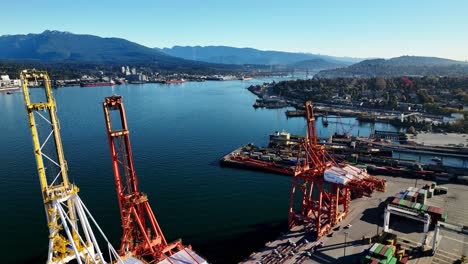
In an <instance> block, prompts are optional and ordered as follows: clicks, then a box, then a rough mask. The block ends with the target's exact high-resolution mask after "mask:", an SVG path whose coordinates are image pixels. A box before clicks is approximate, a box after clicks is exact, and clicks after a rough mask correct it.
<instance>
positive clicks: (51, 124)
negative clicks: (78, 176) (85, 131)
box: [20, 70, 120, 264]
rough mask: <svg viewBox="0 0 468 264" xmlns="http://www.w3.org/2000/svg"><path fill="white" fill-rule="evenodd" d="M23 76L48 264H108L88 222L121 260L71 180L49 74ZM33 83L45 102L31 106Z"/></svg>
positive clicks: (110, 250) (29, 72)
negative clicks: (44, 219)
mask: <svg viewBox="0 0 468 264" xmlns="http://www.w3.org/2000/svg"><path fill="white" fill-rule="evenodd" d="M20 76H21V82H22V88H23V95H24V103H25V105H26V112H27V114H28V117H29V126H30V128H31V135H32V141H33V148H34V155H35V158H36V165H37V172H38V175H39V181H40V185H41V193H42V198H43V200H44V206H45V211H46V216H47V226H48V228H49V251H48V256H47V263H48V264H62V263H68V262H69V261H71V260H75V261H76V262H77V263H106V261H105V260H104V257H103V255H102V252H101V250H100V248H99V245H98V243H97V240H96V237H95V235H94V232H93V229H92V227H91V225H90V221H89V220H91V222H92V223H93V224H94V225H95V226H96V227H97V229H98V231H99V232H100V233H101V235H102V236H103V237H104V239H105V241H106V242H107V246H108V248H109V252H110V253H111V256H110V259H111V261H112V257H115V259H116V260H118V259H120V258H119V257H118V255H117V252H116V251H115V250H114V248H112V246H111V245H110V243H109V242H108V240H107V238H106V237H105V235H104V234H103V233H102V230H101V229H100V228H99V226H98V225H97V223H96V221H95V220H94V218H93V217H92V216H91V214H90V213H89V211H88V209H87V208H86V206H85V205H84V204H83V202H82V201H81V199H80V198H79V196H78V191H79V189H78V187H77V186H75V185H73V184H71V183H70V181H69V179H68V174H67V170H68V168H67V163H66V161H65V158H64V153H63V147H62V140H61V137H60V126H59V122H58V118H57V109H56V104H55V100H54V97H53V95H52V89H51V85H50V79H49V76H48V74H47V72H45V71H37V70H24V71H22V72H21V74H20ZM30 80H34V81H39V82H42V85H43V86H44V91H45V98H46V101H45V102H37V103H33V102H31V97H30V91H29V89H28V81H30ZM44 113H45V114H44ZM36 118H37V120H36ZM38 127H40V130H41V131H40V132H41V133H42V132H43V131H42V130H43V129H47V130H48V132H46V133H45V134H40V133H39V130H38ZM40 136H42V138H41V137H40ZM46 164H47V165H46Z"/></svg>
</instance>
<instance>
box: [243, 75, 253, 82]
mask: <svg viewBox="0 0 468 264" xmlns="http://www.w3.org/2000/svg"><path fill="white" fill-rule="evenodd" d="M240 80H242V81H250V80H253V78H252V77H248V76H242V77H241V78H240Z"/></svg>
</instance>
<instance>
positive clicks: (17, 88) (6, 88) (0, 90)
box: [0, 86, 20, 94]
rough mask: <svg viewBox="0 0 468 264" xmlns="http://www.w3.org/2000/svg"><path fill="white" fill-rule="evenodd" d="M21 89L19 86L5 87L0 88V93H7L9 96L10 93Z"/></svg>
mask: <svg viewBox="0 0 468 264" xmlns="http://www.w3.org/2000/svg"><path fill="white" fill-rule="evenodd" d="M19 89H20V87H19V86H3V87H0V92H7V93H8V94H9V93H12V91H16V90H19Z"/></svg>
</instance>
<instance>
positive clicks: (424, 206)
mask: <svg viewBox="0 0 468 264" xmlns="http://www.w3.org/2000/svg"><path fill="white" fill-rule="evenodd" d="M421 211H424V212H425V211H427V205H425V204H423V206H421Z"/></svg>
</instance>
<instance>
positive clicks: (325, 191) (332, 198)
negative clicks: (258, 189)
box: [288, 101, 386, 238]
mask: <svg viewBox="0 0 468 264" xmlns="http://www.w3.org/2000/svg"><path fill="white" fill-rule="evenodd" d="M305 111H306V123H307V136H306V138H305V139H304V140H303V141H302V142H301V144H300V149H299V152H298V157H297V160H298V162H297V165H296V170H295V174H294V177H293V185H292V191H291V200H290V208H289V218H288V223H289V228H293V227H294V226H295V225H298V224H301V223H303V224H306V225H311V226H312V228H313V229H314V230H315V232H316V235H317V238H320V237H321V236H323V235H324V234H326V233H327V232H328V231H329V230H330V229H331V228H332V227H333V226H334V225H336V224H337V223H338V222H339V221H340V220H341V219H343V218H344V217H345V216H346V214H347V213H348V210H349V203H350V201H351V191H352V192H353V193H354V194H355V196H357V197H361V196H370V195H371V194H372V192H373V191H374V190H378V191H385V188H386V184H385V180H382V179H379V178H376V177H372V176H370V175H368V174H367V172H366V171H365V170H363V169H360V168H357V167H354V166H350V165H344V164H337V163H336V162H335V161H334V160H333V158H332V157H331V156H330V155H329V154H328V153H327V151H326V150H325V146H323V145H319V144H318V142H317V133H316V128H315V118H314V113H313V106H312V102H310V101H309V102H306V103H305ZM301 153H302V154H301ZM301 155H302V157H304V156H305V157H304V158H303V159H301ZM296 190H298V191H297V192H296ZM299 204H300V206H299Z"/></svg>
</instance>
